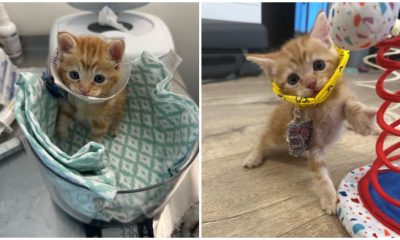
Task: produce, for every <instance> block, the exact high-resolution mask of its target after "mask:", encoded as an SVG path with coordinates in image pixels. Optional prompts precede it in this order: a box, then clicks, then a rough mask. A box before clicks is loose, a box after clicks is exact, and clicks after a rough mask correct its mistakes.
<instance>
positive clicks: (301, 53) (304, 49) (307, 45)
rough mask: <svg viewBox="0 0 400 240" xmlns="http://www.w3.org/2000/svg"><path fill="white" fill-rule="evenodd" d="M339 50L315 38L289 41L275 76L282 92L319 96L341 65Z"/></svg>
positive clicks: (282, 53)
mask: <svg viewBox="0 0 400 240" xmlns="http://www.w3.org/2000/svg"><path fill="white" fill-rule="evenodd" d="M338 60H339V59H338V54H337V52H336V50H335V49H334V48H333V47H332V48H330V49H329V48H327V47H326V46H325V45H324V44H322V43H321V42H320V41H318V40H315V39H314V38H312V37H308V36H306V37H300V38H297V39H294V40H292V41H290V42H289V43H287V44H286V45H285V46H284V47H283V48H282V49H281V50H280V51H279V55H278V57H277V58H276V59H275V63H274V66H273V68H272V69H271V70H272V71H271V73H270V76H271V78H272V79H273V80H274V81H275V82H276V83H277V84H278V85H279V86H280V87H281V89H282V92H283V93H285V94H289V95H296V96H302V97H315V96H316V95H317V94H318V92H319V91H320V90H321V89H322V88H323V87H324V86H325V84H326V83H327V81H328V80H329V79H330V77H331V76H332V74H333V72H334V71H335V69H336V67H337V65H338Z"/></svg>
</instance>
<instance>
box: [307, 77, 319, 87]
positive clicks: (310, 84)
mask: <svg viewBox="0 0 400 240" xmlns="http://www.w3.org/2000/svg"><path fill="white" fill-rule="evenodd" d="M316 86H317V80H315V79H313V80H311V81H309V82H308V84H307V88H309V89H315V87H316Z"/></svg>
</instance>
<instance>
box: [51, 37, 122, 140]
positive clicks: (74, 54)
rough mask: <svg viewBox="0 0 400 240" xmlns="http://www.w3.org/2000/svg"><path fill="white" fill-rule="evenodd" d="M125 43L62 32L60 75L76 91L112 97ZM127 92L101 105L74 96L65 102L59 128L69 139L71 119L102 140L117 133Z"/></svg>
mask: <svg viewBox="0 0 400 240" xmlns="http://www.w3.org/2000/svg"><path fill="white" fill-rule="evenodd" d="M124 49H125V43H124V41H122V40H114V41H111V42H110V43H107V42H105V41H104V40H102V39H101V38H98V37H94V36H84V37H76V36H74V35H72V34H70V33H67V32H60V33H58V52H59V56H60V58H59V63H58V69H57V71H58V74H59V76H60V78H61V80H62V81H63V83H64V84H65V85H66V86H67V87H68V88H69V89H71V90H72V91H74V92H76V93H79V94H82V95H85V96H92V97H104V96H109V94H110V91H111V89H112V88H113V86H114V85H115V84H116V83H117V82H118V81H119V78H120V63H121V60H122V57H123V54H124ZM125 97H126V92H125V91H123V92H122V93H120V94H119V95H118V96H115V97H113V98H112V99H110V100H107V101H105V102H103V103H100V104H89V103H86V102H83V101H81V100H79V99H77V98H76V97H74V96H72V95H68V101H61V102H60V108H59V112H58V122H57V131H58V134H59V136H60V137H61V138H62V139H66V138H68V126H69V124H70V123H71V120H77V121H79V122H80V123H82V124H84V125H86V126H88V127H89V128H90V130H91V136H92V138H93V139H94V140H96V141H99V140H100V139H101V138H102V137H104V135H105V134H106V133H107V132H108V131H109V132H110V133H111V134H112V135H115V134H116V130H117V128H118V123H119V121H120V120H121V118H122V116H123V112H124V109H125Z"/></svg>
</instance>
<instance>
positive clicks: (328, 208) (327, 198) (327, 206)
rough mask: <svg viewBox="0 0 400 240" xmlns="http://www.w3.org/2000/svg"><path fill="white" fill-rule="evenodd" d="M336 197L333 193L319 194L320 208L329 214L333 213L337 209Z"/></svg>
mask: <svg viewBox="0 0 400 240" xmlns="http://www.w3.org/2000/svg"><path fill="white" fill-rule="evenodd" d="M337 202H338V197H337V195H336V192H335V193H327V194H325V195H323V196H321V199H320V203H321V208H322V210H324V211H325V212H326V213H327V214H329V215H335V214H336V209H337Z"/></svg>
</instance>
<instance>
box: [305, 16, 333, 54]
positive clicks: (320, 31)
mask: <svg viewBox="0 0 400 240" xmlns="http://www.w3.org/2000/svg"><path fill="white" fill-rule="evenodd" d="M310 36H311V37H312V38H315V39H317V40H319V41H321V42H322V43H323V44H324V45H325V46H326V47H328V48H330V47H332V46H333V41H332V38H331V36H330V35H329V23H328V19H327V18H326V15H325V13H324V12H320V13H319V14H318V16H317V19H316V20H315V23H314V27H313V29H312V30H311V33H310Z"/></svg>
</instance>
